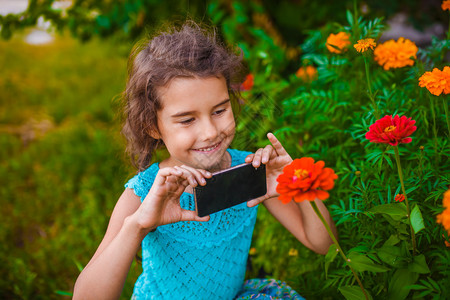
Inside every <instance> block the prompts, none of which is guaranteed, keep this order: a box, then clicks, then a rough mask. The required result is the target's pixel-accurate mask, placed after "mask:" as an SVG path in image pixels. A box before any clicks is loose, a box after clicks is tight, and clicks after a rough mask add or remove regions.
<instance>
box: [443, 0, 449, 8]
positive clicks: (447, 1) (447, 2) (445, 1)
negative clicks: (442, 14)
mask: <svg viewBox="0 0 450 300" xmlns="http://www.w3.org/2000/svg"><path fill="white" fill-rule="evenodd" d="M441 7H442V10H450V0H444V1H442V5H441Z"/></svg>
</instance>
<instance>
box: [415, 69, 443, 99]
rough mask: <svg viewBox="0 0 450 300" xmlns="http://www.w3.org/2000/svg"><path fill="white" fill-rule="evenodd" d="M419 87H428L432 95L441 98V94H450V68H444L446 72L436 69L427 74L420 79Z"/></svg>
mask: <svg viewBox="0 0 450 300" xmlns="http://www.w3.org/2000/svg"><path fill="white" fill-rule="evenodd" d="M419 86H420V87H426V88H427V89H428V90H429V91H430V93H432V94H433V95H436V96H439V95H440V94H442V93H444V94H449V93H450V67H444V70H442V71H441V70H439V69H437V68H434V69H433V71H432V72H425V73H424V74H423V75H422V76H421V77H420V78H419Z"/></svg>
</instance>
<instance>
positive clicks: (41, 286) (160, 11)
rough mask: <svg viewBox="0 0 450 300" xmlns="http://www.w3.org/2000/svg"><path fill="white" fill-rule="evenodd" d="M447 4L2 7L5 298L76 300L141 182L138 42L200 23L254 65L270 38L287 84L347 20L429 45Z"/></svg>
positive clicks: (1, 272)
mask: <svg viewBox="0 0 450 300" xmlns="http://www.w3.org/2000/svg"><path fill="white" fill-rule="evenodd" d="M440 5H441V1H439V0H416V1H406V0H400V1H389V0H381V1H379V0H377V1H375V0H370V1H344V0H343V1H331V0H329V1H302V0H290V1H289V0H281V1H267V0H249V1H226V0H211V1H199V0H191V1H186V0H180V1H158V0H121V1H112V0H105V1H97V0H95V1H94V0H73V1H52V0H30V1H27V0H0V34H1V40H0V68H1V73H0V182H1V186H0V214H1V219H2V221H1V225H0V298H1V299H60V298H64V297H67V298H70V296H71V292H72V288H73V284H74V281H75V280H76V278H77V276H78V274H79V272H80V270H81V269H82V268H83V266H84V265H85V264H86V263H87V262H88V261H89V259H90V257H91V256H92V254H93V253H94V251H95V249H96V247H97V246H98V243H99V242H100V240H101V237H102V236H103V234H104V232H105V229H106V226H107V223H108V220H109V216H110V214H111V211H112V209H113V207H114V204H115V202H116V200H117V199H118V197H119V195H120V194H121V193H122V191H123V184H124V183H125V182H126V181H127V179H129V178H130V177H131V176H133V174H134V173H135V170H134V169H133V168H132V167H131V164H130V162H129V160H128V158H127V157H126V155H125V153H124V149H125V141H124V139H123V138H122V137H121V135H120V129H121V124H120V119H121V116H120V106H121V103H120V93H121V92H122V91H123V89H124V86H125V80H126V67H127V66H126V65H127V58H128V54H129V52H130V50H131V48H132V46H133V44H134V43H135V42H136V41H137V40H138V39H140V38H142V37H143V36H144V35H145V34H147V33H151V32H152V30H153V29H154V28H155V27H157V26H159V25H160V24H161V23H162V22H165V21H171V20H185V19H187V18H191V19H194V20H197V21H203V22H206V23H211V24H214V25H216V26H218V28H219V30H220V32H221V33H222V35H223V36H224V38H225V40H226V41H227V42H230V43H237V44H238V45H239V46H240V47H241V48H242V49H243V50H244V54H245V55H247V53H248V52H247V49H248V48H250V47H252V45H254V44H255V43H257V41H256V40H255V39H254V37H253V35H251V34H249V32H250V31H251V30H253V32H258V31H257V30H262V31H263V32H264V34H265V36H267V37H268V40H267V43H268V44H273V45H274V48H273V49H278V50H279V52H276V51H278V50H276V51H275V50H274V51H273V52H269V54H270V55H274V56H280V57H281V58H280V61H282V63H280V65H279V70H278V73H279V74H281V76H282V75H283V74H291V73H293V72H295V71H296V70H297V69H298V68H299V66H300V65H301V59H300V56H301V52H302V48H301V47H300V46H299V45H301V44H302V43H303V42H304V40H305V39H306V37H307V36H308V32H310V31H311V30H323V31H324V32H326V31H328V32H330V31H332V30H337V29H339V28H341V27H342V25H340V24H345V23H346V20H347V14H346V12H347V10H349V11H354V10H355V9H356V10H357V11H358V12H359V13H360V14H361V15H364V16H365V17H367V18H368V19H371V18H372V19H373V18H381V19H383V20H384V22H385V24H386V25H387V28H386V30H385V31H384V32H383V34H382V35H381V36H380V41H383V40H387V39H391V38H394V39H397V38H398V37H400V36H403V37H406V38H409V39H411V40H412V41H414V42H415V43H416V44H417V45H418V46H427V45H429V44H430V43H431V41H432V37H433V36H434V37H438V38H443V37H444V35H445V33H446V31H447V24H448V14H447V13H446V12H444V11H442V9H441V8H440ZM245 57H246V58H247V57H248V56H245ZM249 72H251V65H249ZM257 146H258V145H254V147H255V148H256V147H257ZM248 150H253V149H248ZM258 222H265V221H264V220H258ZM287 249H289V247H288V248H287ZM305 253H307V254H305V255H306V256H310V257H315V254H312V253H308V252H305ZM283 259H284V260H285V262H288V260H289V259H290V257H289V256H288V255H285V258H283ZM271 269H273V266H269V267H267V268H266V269H258V270H254V269H251V266H250V267H249V273H251V274H252V275H261V276H265V275H270V271H269V270H271ZM305 270H308V266H303V271H302V272H305ZM139 273H140V265H139V263H133V266H132V269H131V272H130V275H129V277H128V279H127V283H126V286H125V289H124V293H123V299H128V298H129V297H130V295H131V292H132V287H133V283H134V281H135V280H136V278H137V276H138V275H139ZM280 274H281V275H280ZM277 275H280V276H282V275H283V273H282V272H281V273H280V272H278V274H277ZM281 279H284V280H288V278H281Z"/></svg>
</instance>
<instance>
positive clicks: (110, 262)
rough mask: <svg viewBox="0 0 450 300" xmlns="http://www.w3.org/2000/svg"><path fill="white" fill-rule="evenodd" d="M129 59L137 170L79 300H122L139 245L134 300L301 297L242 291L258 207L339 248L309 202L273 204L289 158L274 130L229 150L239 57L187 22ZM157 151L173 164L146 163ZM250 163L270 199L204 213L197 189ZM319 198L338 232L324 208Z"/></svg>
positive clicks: (256, 285) (129, 129)
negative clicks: (254, 143)
mask: <svg viewBox="0 0 450 300" xmlns="http://www.w3.org/2000/svg"><path fill="white" fill-rule="evenodd" d="M130 62H131V64H130V68H129V79H128V83H127V87H126V91H125V93H124V97H125V100H126V109H125V112H126V122H125V125H124V128H123V133H124V134H125V136H126V138H127V139H128V142H129V143H128V150H129V152H130V153H131V156H132V158H133V159H134V162H135V164H136V165H137V167H138V169H139V171H140V172H139V173H138V174H137V175H136V176H135V177H133V178H132V179H131V180H130V181H129V182H128V183H127V184H126V185H125V187H126V188H125V191H124V192H123V194H122V195H121V197H120V198H119V200H118V202H117V204H116V206H115V208H114V211H113V213H112V216H111V220H110V222H109V225H108V228H107V231H106V234H105V236H104V238H103V240H102V242H101V243H100V245H99V247H98V249H97V251H96V252H95V254H94V256H93V257H92V259H91V260H90V262H89V263H88V264H87V266H86V267H85V268H84V270H83V271H82V272H81V274H80V276H79V277H78V279H77V282H76V284H75V290H74V299H117V298H119V296H120V294H121V292H122V288H123V285H124V282H125V279H126V276H127V273H128V271H129V268H130V266H131V263H132V261H133V258H134V257H135V255H136V253H137V251H138V250H139V248H140V247H141V246H142V267H143V273H142V274H141V276H140V277H139V279H138V280H137V282H136V284H135V288H134V292H133V299H235V298H240V299H251V298H254V297H261V298H263V299H265V297H267V298H266V299H276V298H291V299H302V298H301V297H300V296H299V295H298V294H297V293H296V292H295V291H293V290H292V289H291V288H289V287H288V286H286V285H285V284H284V283H282V282H279V281H275V280H258V279H255V280H249V281H247V282H246V283H245V284H244V276H245V271H246V262H247V256H248V251H249V248H250V243H251V238H252V233H253V228H254V225H255V220H256V214H257V205H258V204H259V203H261V202H263V201H264V203H263V204H264V205H265V207H266V208H267V209H268V210H269V211H270V212H271V213H272V214H273V215H274V216H275V218H277V219H278V220H279V221H280V222H281V223H282V224H283V225H284V226H285V227H286V228H287V229H288V230H289V231H290V232H291V233H292V234H293V235H294V236H295V237H296V238H297V239H298V240H299V241H300V242H301V243H303V244H304V245H306V246H307V247H309V248H310V249H312V250H313V251H315V252H318V253H321V254H325V253H326V252H327V250H328V247H329V246H330V245H331V243H332V241H331V239H330V238H329V236H328V234H327V232H326V231H325V228H324V226H323V224H322V223H321V222H320V220H319V219H318V218H317V216H316V214H315V213H314V212H313V210H312V208H311V206H310V205H309V203H295V202H291V203H288V204H282V203H281V202H280V201H278V200H277V199H276V198H277V196H278V194H277V193H276V178H277V176H278V175H279V174H280V173H281V172H282V169H283V167H284V166H285V165H287V164H289V163H290V162H291V161H292V159H291V157H290V156H289V154H288V153H287V152H286V151H285V150H284V148H283V146H282V145H281V144H280V143H279V141H278V140H277V139H276V138H275V136H274V135H273V134H270V133H269V134H268V138H269V140H270V142H271V144H272V145H268V146H266V147H265V148H263V149H259V150H257V151H256V152H255V153H254V154H251V153H250V152H243V151H238V150H234V149H229V146H230V143H231V142H232V140H233V137H234V134H235V119H234V115H233V110H232V102H234V103H237V102H238V97H239V83H241V82H242V79H243V78H242V64H241V57H240V56H239V55H236V54H235V53H234V51H233V50H232V49H228V48H226V47H224V46H222V45H221V44H220V43H219V42H218V41H217V37H216V34H215V32H212V33H209V32H208V31H206V30H204V29H201V28H199V26H198V25H196V24H194V23H186V24H185V25H184V26H182V27H181V28H180V29H172V30H171V31H170V32H167V33H162V34H160V35H159V36H156V37H155V38H153V39H152V40H150V41H148V42H146V43H145V44H143V45H142V46H141V47H137V48H135V51H134V54H133V55H132V59H131V60H130ZM159 147H165V148H166V149H167V151H168V153H169V157H168V158H167V159H165V160H163V161H161V162H160V163H154V164H151V165H150V162H151V159H152V154H153V153H154V151H155V150H156V149H157V148H159ZM244 162H247V163H250V162H251V163H252V164H253V166H255V167H258V166H259V165H260V164H261V163H262V164H266V170H267V194H266V195H265V196H263V197H260V198H258V199H254V200H251V201H249V202H247V203H243V204H241V205H237V206H234V207H232V208H229V209H226V210H223V211H220V212H218V213H215V214H212V215H210V216H207V217H203V218H200V217H198V216H197V215H196V213H195V204H194V198H193V195H192V188H193V187H195V186H197V185H205V178H209V177H211V173H212V172H215V171H218V170H223V169H226V168H229V167H231V166H235V165H238V164H242V163H244ZM243 184H245V182H243ZM316 202H317V204H318V206H319V208H320V209H321V211H322V214H324V216H326V218H327V220H328V222H329V223H330V224H331V225H332V223H333V222H332V220H331V218H330V216H329V213H328V211H327V209H326V207H325V206H324V205H323V203H322V202H321V201H318V200H316ZM270 297H272V298H270Z"/></svg>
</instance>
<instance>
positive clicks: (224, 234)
mask: <svg viewBox="0 0 450 300" xmlns="http://www.w3.org/2000/svg"><path fill="white" fill-rule="evenodd" d="M227 151H228V153H229V154H230V155H231V160H232V162H231V166H235V165H238V164H242V163H244V162H245V161H244V160H245V157H246V156H247V155H248V154H250V152H244V151H238V150H233V149H228V150H227ZM158 170H159V164H158V163H154V164H152V165H151V166H150V167H149V168H148V169H146V170H145V171H142V172H140V173H138V174H137V175H136V176H134V177H133V178H132V179H130V181H128V183H127V184H126V185H125V187H128V188H131V189H133V190H134V193H135V194H136V195H137V196H139V197H141V201H143V200H144V199H145V196H146V195H147V193H148V191H149V190H150V187H151V186H152V184H153V181H154V179H155V177H156V174H157V173H158ZM180 205H181V207H182V208H184V209H188V210H195V202H194V197H193V195H192V194H189V193H183V194H182V195H181V197H180ZM256 213H257V207H252V208H249V207H247V203H246V202H244V203H242V204H239V205H236V206H234V207H231V208H228V209H225V210H223V211H220V212H217V213H214V214H211V215H210V216H211V218H210V220H209V221H208V222H196V221H182V222H177V223H173V224H168V225H163V226H159V227H158V228H157V229H156V231H154V232H150V233H149V234H148V235H147V236H146V237H145V238H144V240H143V241H142V268H143V272H142V274H141V275H140V276H139V278H138V280H137V281H136V284H135V286H134V292H133V299H233V298H234V297H236V295H237V293H238V292H239V291H240V290H241V288H242V284H243V282H244V277H245V271H246V264H247V256H248V251H249V249H250V243H251V239H252V234H253V228H254V226H255V221H256Z"/></svg>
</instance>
